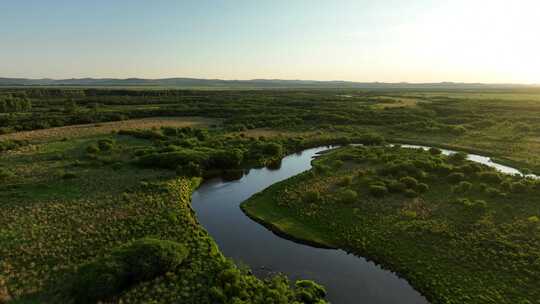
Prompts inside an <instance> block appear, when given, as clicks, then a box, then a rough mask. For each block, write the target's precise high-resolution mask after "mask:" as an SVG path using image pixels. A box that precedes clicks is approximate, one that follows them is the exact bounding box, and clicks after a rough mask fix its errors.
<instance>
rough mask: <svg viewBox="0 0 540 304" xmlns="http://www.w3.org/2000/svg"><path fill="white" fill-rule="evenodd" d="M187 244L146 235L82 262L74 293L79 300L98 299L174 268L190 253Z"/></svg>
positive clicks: (94, 300)
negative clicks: (96, 257) (108, 252)
mask: <svg viewBox="0 0 540 304" xmlns="http://www.w3.org/2000/svg"><path fill="white" fill-rule="evenodd" d="M188 253H189V252H188V249H187V247H186V246H184V245H182V244H179V243H176V242H173V241H166V240H157V239H151V238H145V239H141V240H137V241H134V242H132V243H130V244H127V245H124V246H122V247H120V248H118V249H115V250H113V251H112V253H111V254H110V255H108V256H106V257H102V258H98V259H96V260H94V261H92V262H89V263H87V264H84V265H82V266H81V267H80V268H79V270H78V272H77V274H76V275H75V276H74V277H73V280H72V283H71V287H70V288H69V292H70V295H71V296H72V297H73V299H74V300H75V302H76V303H95V302H96V301H97V300H100V299H104V298H107V297H110V296H113V295H117V294H119V293H120V292H122V291H123V290H125V289H126V288H128V287H129V286H133V285H134V284H137V283H139V282H141V281H147V280H151V279H154V278H156V277H157V276H160V275H163V274H165V273H166V272H168V271H173V270H174V269H175V268H176V267H178V266H180V264H182V262H183V261H184V260H185V259H186V257H187V256H188Z"/></svg>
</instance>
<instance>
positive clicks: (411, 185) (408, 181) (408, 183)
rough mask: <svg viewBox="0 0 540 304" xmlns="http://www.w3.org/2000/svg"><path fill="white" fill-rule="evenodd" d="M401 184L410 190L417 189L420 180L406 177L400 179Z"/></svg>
mask: <svg viewBox="0 0 540 304" xmlns="http://www.w3.org/2000/svg"><path fill="white" fill-rule="evenodd" d="M399 181H400V182H402V183H404V184H405V185H406V186H407V187H408V188H411V189H415V188H416V187H417V186H418V180H417V179H416V178H414V177H411V176H405V177H402V178H400V179H399Z"/></svg>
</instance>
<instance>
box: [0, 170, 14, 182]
mask: <svg viewBox="0 0 540 304" xmlns="http://www.w3.org/2000/svg"><path fill="white" fill-rule="evenodd" d="M13 176H14V174H13V173H12V172H11V171H9V170H8V169H5V168H0V181H5V180H7V179H9V178H11V177H13Z"/></svg>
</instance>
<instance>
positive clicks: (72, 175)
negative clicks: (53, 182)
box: [62, 172, 77, 179]
mask: <svg viewBox="0 0 540 304" xmlns="http://www.w3.org/2000/svg"><path fill="white" fill-rule="evenodd" d="M76 177H77V175H76V174H75V173H73V172H66V173H64V174H62V179H73V178H76Z"/></svg>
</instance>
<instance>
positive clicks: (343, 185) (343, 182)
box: [338, 175, 353, 187]
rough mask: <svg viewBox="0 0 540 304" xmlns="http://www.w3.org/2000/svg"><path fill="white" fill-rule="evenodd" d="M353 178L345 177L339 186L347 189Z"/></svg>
mask: <svg viewBox="0 0 540 304" xmlns="http://www.w3.org/2000/svg"><path fill="white" fill-rule="evenodd" d="M352 181H353V178H352V176H350V175H349V176H345V177H343V178H342V179H341V180H340V181H339V182H338V185H339V186H342V187H346V186H349V185H351V184H352Z"/></svg>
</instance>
